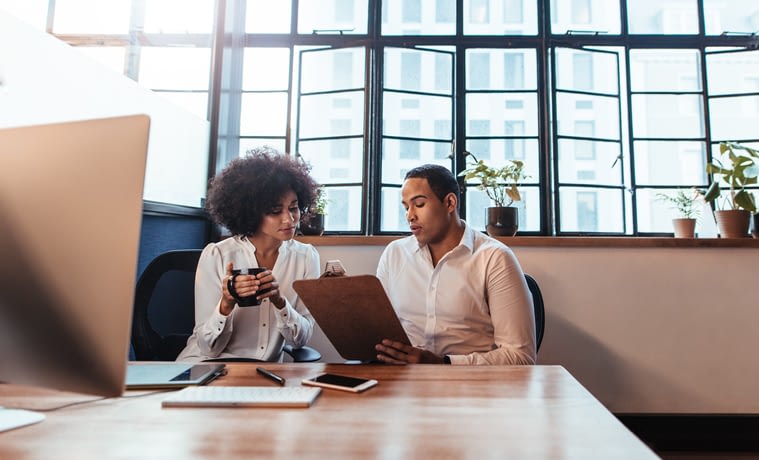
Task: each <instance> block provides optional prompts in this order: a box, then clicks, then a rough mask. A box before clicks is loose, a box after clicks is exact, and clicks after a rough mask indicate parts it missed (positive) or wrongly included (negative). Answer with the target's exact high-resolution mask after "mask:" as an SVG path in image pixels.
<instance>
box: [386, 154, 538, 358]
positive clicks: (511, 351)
mask: <svg viewBox="0 0 759 460" xmlns="http://www.w3.org/2000/svg"><path fill="white" fill-rule="evenodd" d="M401 197H402V204H403V207H404V208H405V209H406V219H407V220H408V222H409V226H410V228H411V233H412V236H409V237H407V238H403V239H399V240H396V241H393V242H392V243H390V244H389V245H388V246H387V248H385V251H384V252H383V253H382V257H381V258H380V261H379V264H378V267H377V277H378V278H379V279H380V281H381V282H382V285H383V286H384V288H385V291H386V292H387V295H388V297H389V298H390V301H391V303H392V304H393V307H394V308H395V310H396V313H397V314H398V317H399V318H400V320H401V323H402V324H403V327H404V329H405V330H406V334H407V335H408V337H409V339H410V341H411V344H412V345H413V346H409V345H406V344H403V343H400V342H396V341H392V340H387V339H386V340H383V341H382V343H381V344H377V346H376V350H377V360H379V361H381V362H385V363H390V364H406V363H431V364H443V363H449V364H534V363H535V359H536V351H535V318H534V312H533V308H532V296H531V294H530V291H529V289H528V287H527V282H526V281H525V278H524V273H523V272H522V268H521V267H520V265H519V262H518V261H517V258H516V257H515V256H514V253H513V252H512V251H511V249H509V248H508V247H507V246H506V245H504V244H503V243H501V242H499V241H498V240H496V239H494V238H490V237H489V236H487V235H485V234H483V233H481V232H479V231H476V230H474V229H472V228H471V227H469V226H468V225H467V224H466V222H464V221H463V220H461V218H460V217H459V213H458V202H459V187H458V183H457V182H456V178H455V177H454V176H453V174H452V173H451V172H450V171H449V170H448V169H446V168H444V167H442V166H439V165H431V164H428V165H423V166H419V167H417V168H414V169H412V170H410V171H409V172H408V173H407V174H406V177H405V180H404V182H403V187H402V189H401Z"/></svg>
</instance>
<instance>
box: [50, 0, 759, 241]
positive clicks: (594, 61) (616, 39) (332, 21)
mask: <svg viewBox="0 0 759 460" xmlns="http://www.w3.org/2000/svg"><path fill="white" fill-rule="evenodd" d="M54 3H55V10H54V12H53V29H52V32H53V34H54V35H57V36H58V37H59V38H61V39H64V40H65V41H67V42H68V43H70V44H71V45H74V46H76V47H77V48H80V49H81V51H82V52H85V53H87V54H88V55H90V56H91V57H93V58H95V59H97V60H98V61H99V62H102V63H103V64H104V65H106V66H108V67H109V68H111V69H114V70H116V71H120V72H123V73H124V74H125V75H127V76H129V77H130V78H132V79H133V80H135V81H137V82H138V84H141V85H144V86H146V87H148V88H150V89H151V90H153V91H155V92H156V93H158V94H159V95H160V96H161V97H164V98H166V99H170V100H171V101H172V102H173V103H174V104H175V105H177V106H179V107H182V108H183V109H184V110H186V111H188V112H190V113H193V114H195V115H196V116H199V117H203V118H206V119H209V120H218V123H219V124H218V126H215V127H213V128H214V129H212V131H213V132H214V133H216V132H218V136H216V137H215V138H214V139H211V144H212V145H213V146H214V149H213V155H214V158H213V160H214V161H215V163H216V169H217V170H218V169H220V168H222V167H223V166H224V165H225V164H226V163H227V162H228V161H230V160H231V159H233V158H235V157H237V156H239V155H240V154H244V152H245V151H247V150H248V149H250V148H252V147H253V146H257V145H261V144H269V145H273V146H275V147H277V148H279V149H281V150H283V151H289V152H292V153H298V154H300V155H301V156H302V157H303V158H304V160H306V161H308V162H309V163H310V164H311V165H312V174H314V176H315V177H316V178H317V180H318V181H319V182H320V183H323V184H325V187H326V188H327V190H328V194H329V196H330V198H331V199H332V204H333V205H332V206H331V208H330V214H329V217H328V219H327V222H326V233H327V234H331V233H350V234H381V233H391V234H394V233H400V232H406V231H407V230H408V229H407V225H406V223H405V218H404V215H403V212H402V211H401V210H399V208H400V207H399V204H398V203H399V202H400V198H399V192H400V186H401V184H402V179H403V174H404V172H405V171H407V170H409V169H410V168H412V167H414V166H417V165H419V164H421V163H428V162H431V163H436V164H441V165H443V166H445V167H448V168H459V169H461V168H463V156H462V155H463V151H464V150H469V151H471V152H474V153H475V154H476V155H477V156H478V158H481V159H487V161H488V162H489V163H491V164H494V165H499V164H503V163H504V162H506V161H508V160H514V159H519V160H522V161H524V162H525V165H526V168H527V174H529V176H530V178H529V179H528V180H527V181H526V183H525V184H524V185H523V187H522V191H523V194H524V196H525V200H524V202H523V203H521V204H520V206H521V212H520V218H521V219H523V221H522V222H521V223H520V234H548V235H553V234H556V235H570V234H614V235H647V234H652V233H657V229H658V228H660V225H659V222H661V221H662V220H661V219H662V218H663V217H662V216H659V215H658V214H657V212H658V211H657V210H656V209H657V208H656V207H655V206H653V205H652V200H653V198H652V197H654V196H655V193H656V191H657V190H667V189H669V190H672V189H677V188H682V187H700V188H703V187H705V186H707V185H708V184H709V180H710V178H709V177H707V175H706V174H705V172H704V165H705V164H706V161H707V160H708V159H709V158H710V157H712V156H715V155H717V154H718V152H717V150H716V148H717V145H718V143H719V142H720V141H723V140H740V141H743V142H748V143H759V135H757V134H756V133H757V131H756V123H755V122H754V121H755V120H756V116H757V114H758V113H759V78H757V76H756V74H757V72H756V69H757V68H759V51H757V50H756V49H754V48H755V46H754V45H755V43H754V41H755V37H752V36H751V35H750V34H751V33H753V32H755V31H756V30H757V24H759V21H758V20H757V17H759V16H758V15H759V6H756V5H755V3H756V2H750V1H748V0H669V1H667V2H660V1H657V0H640V1H638V0H636V1H634V2H633V1H627V2H626V3H625V4H624V6H625V8H623V9H622V10H620V2H615V1H611V2H608V1H593V0H570V1H556V0H538V1H531V0H502V1H492V0H462V1H461V2H458V1H456V0H435V1H422V0H383V1H382V2H381V5H382V7H381V10H380V9H379V8H375V6H374V5H375V3H374V2H370V1H368V0H301V1H299V2H292V1H287V0H282V1H276V2H271V1H264V0H246V1H240V2H212V1H210V0H185V1H180V0H165V1H162V2H152V1H144V0H114V1H113V2H110V3H109V6H108V8H105V9H103V6H102V5H101V3H102V2H96V1H93V0H87V1H80V2H74V1H73V0H56V2H54ZM701 3H702V4H703V8H700V7H699V5H700V4H701ZM82 5H85V6H82ZM458 6H461V7H462V8H461V11H457V7H458ZM214 8H218V9H223V8H226V10H225V11H219V12H217V11H215V10H214ZM293 8H297V11H293ZM93 11H101V12H102V14H101V19H98V20H97V21H94V20H87V18H89V17H95V16H96V15H95V14H93V13H92V12H93ZM177 11H181V12H182V14H176V12H177ZM549 11H550V14H551V17H550V18H545V17H544V16H543V15H544V14H545V13H546V12H549ZM702 11H703V14H704V17H703V18H699V14H701V13H702ZM217 13H218V14H224V15H225V17H238V18H240V19H241V20H239V21H227V22H226V23H225V28H226V29H225V30H224V31H221V32H223V33H219V34H218V35H217V34H216V31H215V30H214V26H215V23H214V21H213V17H214V15H215V14H217ZM623 13H624V14H623ZM374 15H380V16H379V17H375V16H374ZM623 15H624V17H622V16H623ZM45 17H46V14H45ZM293 17H297V23H293V22H292V21H293ZM243 19H244V20H243ZM622 21H624V23H625V24H626V27H624V29H625V30H624V31H623V30H622V29H623V28H622V27H621V24H622ZM40 22H41V23H43V24H44V22H45V21H44V18H42V19H41V20H40ZM375 24H376V25H377V26H379V30H378V31H375V30H374V26H373V25H375ZM538 24H546V25H548V27H549V29H550V30H542V27H541V28H539V27H538ZM699 24H703V25H704V29H705V30H700V29H699V27H700V26H699ZM370 25H372V27H370ZM370 29H371V33H370ZM725 31H727V32H730V33H728V34H725V35H723V32H725ZM741 33H745V35H742V34H741ZM130 34H131V35H130ZM539 34H540V35H539ZM650 35H662V36H666V40H660V41H657V43H656V45H654V46H652V45H651V43H652V38H651V36H650ZM129 36H132V37H135V38H134V39H133V40H129V39H127V37H129ZM216 36H224V37H227V38H229V37H232V40H231V41H230V43H231V45H230V46H229V47H227V48H225V50H224V52H223V53H213V52H212V50H213V49H214V43H213V40H214V37H216ZM662 44H665V46H666V48H664V47H663V45H662ZM212 69H213V70H214V71H217V72H216V73H217V74H218V75H215V74H214V75H212V72H211V71H212ZM704 86H705V87H704ZM213 94H218V95H219V97H218V99H219V100H218V101H216V100H212V99H213V98H212V97H211V95H213ZM546 149H547V151H546ZM176 155H181V152H179V153H177V154H176ZM198 163H199V164H198V165H195V166H194V168H195V169H194V172H193V173H192V174H196V175H198V174H200V175H202V174H204V173H203V172H202V171H204V170H205V166H206V164H207V162H202V164H200V163H201V162H198ZM214 172H215V171H210V172H209V174H213V173H214ZM544 178H551V181H548V182H546V181H545V180H544ZM204 179H207V178H204ZM202 182H203V183H205V182H206V180H203V181H202ZM150 187H151V184H148V185H147V187H146V190H149V189H150ZM752 190H757V191H759V187H757V186H752ZM151 193H152V192H151ZM147 195H150V194H147ZM197 195H198V193H197V192H193V198H192V199H191V200H190V199H188V200H187V201H181V200H179V203H178V204H186V205H188V206H197V205H198V202H197V201H198V200H197ZM155 197H156V198H157V200H158V201H160V200H162V199H167V200H168V199H169V198H162V197H161V196H155ZM171 200H174V198H171ZM337 203H339V205H337ZM485 205H487V197H486V196H484V194H482V193H481V192H479V191H477V190H476V189H475V188H474V187H467V188H466V190H465V191H464V193H463V196H462V209H463V210H464V211H465V218H466V219H467V221H468V222H470V223H471V224H472V225H473V226H475V227H476V228H478V229H484V215H483V211H482V207H483V206H485Z"/></svg>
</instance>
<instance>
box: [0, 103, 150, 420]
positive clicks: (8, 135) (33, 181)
mask: <svg viewBox="0 0 759 460" xmlns="http://www.w3.org/2000/svg"><path fill="white" fill-rule="evenodd" d="M149 124H150V120H149V118H148V116H146V115H132V116H123V117H115V118H106V119H97V120H86V121H74V122H66V123H57V124H48V125H39V126H27V127H19V128H9V129H0V228H2V231H1V232H0V382H6V383H14V384H23V385H31V386H39V387H46V388H53V389H59V390H67V391H73V392H78V393H86V394H94V395H102V396H117V395H121V394H122V392H123V390H124V380H125V373H126V361H127V354H128V347H129V334H130V328H131V317H132V303H133V298H134V286H135V276H136V271H137V257H138V249H139V237H140V227H141V219H142V193H143V183H144V177H145V161H146V156H147V145H148V131H149ZM2 405H3V404H2V401H0V406H2Z"/></svg>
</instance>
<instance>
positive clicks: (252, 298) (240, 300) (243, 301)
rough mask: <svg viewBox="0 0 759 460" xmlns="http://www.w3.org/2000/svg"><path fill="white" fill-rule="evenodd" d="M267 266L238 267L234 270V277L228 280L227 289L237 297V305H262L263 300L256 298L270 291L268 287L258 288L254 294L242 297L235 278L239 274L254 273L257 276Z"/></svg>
mask: <svg viewBox="0 0 759 460" xmlns="http://www.w3.org/2000/svg"><path fill="white" fill-rule="evenodd" d="M265 271H266V268H263V267H258V268H243V269H237V270H232V277H231V278H229V281H227V289H228V290H229V293H230V294H232V297H234V298H235V300H236V301H237V305H239V306H240V307H255V306H257V305H261V301H260V300H259V299H257V298H256V296H257V295H259V294H263V293H265V292H267V291H268V289H263V290H258V291H256V292H254V293H253V294H252V295H249V296H247V297H241V296H240V295H238V294H237V291H236V290H235V279H236V278H237V276H238V275H253V276H256V275H258V274H259V273H261V272H265Z"/></svg>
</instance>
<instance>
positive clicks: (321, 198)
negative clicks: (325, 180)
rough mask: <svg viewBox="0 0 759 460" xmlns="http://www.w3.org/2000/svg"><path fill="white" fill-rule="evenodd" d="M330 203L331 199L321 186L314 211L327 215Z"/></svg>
mask: <svg viewBox="0 0 759 460" xmlns="http://www.w3.org/2000/svg"><path fill="white" fill-rule="evenodd" d="M328 204H329V200H328V199H327V192H326V191H324V187H319V190H318V192H317V194H316V201H315V202H314V206H313V213H314V214H321V215H323V216H326V215H327V205H328Z"/></svg>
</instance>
